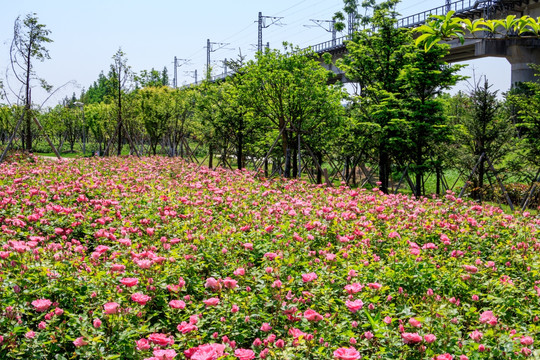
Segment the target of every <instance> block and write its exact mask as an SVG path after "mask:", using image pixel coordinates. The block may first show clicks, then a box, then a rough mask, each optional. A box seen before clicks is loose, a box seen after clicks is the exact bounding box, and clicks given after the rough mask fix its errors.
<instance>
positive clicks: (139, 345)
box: [135, 339, 150, 351]
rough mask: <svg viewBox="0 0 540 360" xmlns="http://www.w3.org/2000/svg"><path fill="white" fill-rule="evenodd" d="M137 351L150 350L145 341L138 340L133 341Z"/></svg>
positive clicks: (147, 342)
mask: <svg viewBox="0 0 540 360" xmlns="http://www.w3.org/2000/svg"><path fill="white" fill-rule="evenodd" d="M135 344H136V346H137V350H141V351H142V350H148V349H150V342H149V341H148V340H147V339H140V340H137V341H135Z"/></svg>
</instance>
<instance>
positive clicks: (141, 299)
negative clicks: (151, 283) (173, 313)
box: [131, 293, 151, 306]
mask: <svg viewBox="0 0 540 360" xmlns="http://www.w3.org/2000/svg"><path fill="white" fill-rule="evenodd" d="M150 299H151V297H150V296H148V295H145V294H141V293H135V294H132V295H131V300H133V301H135V302H136V303H138V304H139V305H143V306H144V305H146V303H147V302H149V301H150Z"/></svg>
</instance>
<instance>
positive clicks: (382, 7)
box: [336, 0, 412, 192]
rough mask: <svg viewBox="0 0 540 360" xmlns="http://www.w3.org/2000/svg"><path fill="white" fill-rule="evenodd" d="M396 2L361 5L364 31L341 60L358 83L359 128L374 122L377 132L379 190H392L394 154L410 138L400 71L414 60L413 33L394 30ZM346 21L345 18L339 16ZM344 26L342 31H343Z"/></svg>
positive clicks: (354, 4) (352, 4)
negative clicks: (390, 180) (411, 52)
mask: <svg viewBox="0 0 540 360" xmlns="http://www.w3.org/2000/svg"><path fill="white" fill-rule="evenodd" d="M397 2H398V1H393V0H390V1H384V2H383V3H381V4H375V2H374V1H365V2H363V3H362V6H363V7H364V10H365V13H366V14H368V15H365V16H359V17H358V21H359V25H363V26H364V29H363V30H360V31H357V32H355V33H354V34H353V35H352V38H351V40H350V41H347V51H348V53H347V54H346V55H345V56H344V57H343V59H341V60H338V61H337V66H338V68H340V69H341V70H343V71H345V74H346V76H347V78H348V79H349V80H351V81H352V82H356V83H358V95H359V96H358V97H357V98H356V99H354V104H353V107H354V108H357V109H359V110H360V111H361V113H360V114H359V116H361V117H362V119H361V120H360V121H358V123H359V124H362V123H371V124H373V125H375V127H376V128H377V133H376V137H375V138H374V141H373V147H374V148H376V153H377V157H378V169H379V181H380V182H381V185H380V189H381V190H382V191H384V192H388V187H389V179H390V175H391V164H392V156H393V155H396V154H400V151H399V150H400V149H402V147H403V145H404V139H405V138H406V123H405V121H404V119H405V117H406V114H405V111H404V110H405V109H404V108H403V103H402V101H401V92H402V87H403V86H404V79H403V78H402V77H400V75H401V72H402V70H403V69H404V68H405V66H406V65H407V64H408V62H409V61H410V59H409V57H408V56H406V55H407V53H408V52H410V51H411V50H412V48H411V47H410V46H408V45H409V44H411V43H412V37H411V33H410V30H408V29H404V28H398V27H396V22H397V19H396V16H397V14H396V13H395V11H393V8H394V6H395V4H396V3H397ZM344 3H345V5H346V8H350V9H353V8H356V7H357V6H358V4H357V3H358V2H357V1H351V0H345V1H344ZM336 17H337V18H338V19H343V15H342V14H339V13H338V14H336ZM343 26H344V25H343V24H342V23H341V24H340V28H343Z"/></svg>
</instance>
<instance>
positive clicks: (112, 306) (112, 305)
mask: <svg viewBox="0 0 540 360" xmlns="http://www.w3.org/2000/svg"><path fill="white" fill-rule="evenodd" d="M119 306H120V304H118V303H116V302H108V303H106V304H105V305H103V308H104V309H105V314H109V315H111V314H116V313H117V312H118V307H119Z"/></svg>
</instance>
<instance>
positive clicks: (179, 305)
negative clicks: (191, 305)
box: [169, 300, 186, 309]
mask: <svg viewBox="0 0 540 360" xmlns="http://www.w3.org/2000/svg"><path fill="white" fill-rule="evenodd" d="M169 306H170V307H172V308H173V309H184V308H185V307H186V303H185V302H183V301H182V300H171V301H169Z"/></svg>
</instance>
